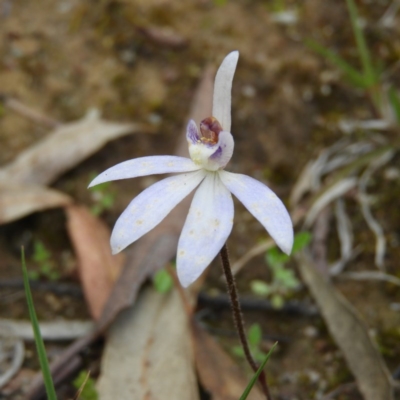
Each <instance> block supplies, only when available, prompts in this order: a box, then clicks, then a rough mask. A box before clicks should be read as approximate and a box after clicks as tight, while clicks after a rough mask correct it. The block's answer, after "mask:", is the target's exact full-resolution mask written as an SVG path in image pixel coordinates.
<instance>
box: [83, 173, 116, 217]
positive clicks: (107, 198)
mask: <svg viewBox="0 0 400 400" xmlns="http://www.w3.org/2000/svg"><path fill="white" fill-rule="evenodd" d="M97 175H98V174H97V173H96V172H94V173H92V174H91V175H90V181H92V180H93V179H94V178H95V177H96V176H97ZM110 187H111V183H110V182H105V183H101V184H99V185H96V186H93V187H91V188H90V189H89V190H90V191H91V193H92V198H93V200H94V201H95V202H96V204H94V205H93V206H92V207H91V208H90V211H91V213H92V214H93V215H96V216H97V215H100V214H102V213H103V212H104V211H107V210H110V209H111V208H112V207H113V205H114V203H115V197H116V193H115V192H114V191H112V190H111V189H110Z"/></svg>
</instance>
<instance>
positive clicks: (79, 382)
mask: <svg viewBox="0 0 400 400" xmlns="http://www.w3.org/2000/svg"><path fill="white" fill-rule="evenodd" d="M73 385H74V387H75V389H77V390H78V394H77V396H76V399H79V400H97V399H98V398H99V395H98V393H97V390H96V382H95V381H94V379H92V378H90V376H89V373H88V372H86V371H81V372H80V373H79V375H78V376H77V377H76V378H75V379H74V381H73Z"/></svg>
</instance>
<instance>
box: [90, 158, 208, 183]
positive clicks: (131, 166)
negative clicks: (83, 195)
mask: <svg viewBox="0 0 400 400" xmlns="http://www.w3.org/2000/svg"><path fill="white" fill-rule="evenodd" d="M199 168H200V167H199V166H197V165H195V164H194V163H193V161H192V160H191V159H190V158H185V157H178V156H149V157H140V158H134V159H133V160H128V161H124V162H122V163H120V164H117V165H114V166H113V167H111V168H109V169H107V170H106V171H104V172H102V173H101V174H100V175H99V176H97V177H96V178H95V179H94V180H93V181H92V182H90V185H89V187H92V186H95V185H98V184H99V183H103V182H109V181H116V180H119V179H127V178H136V177H138V176H146V175H153V174H168V173H171V172H190V171H196V170H198V169H199Z"/></svg>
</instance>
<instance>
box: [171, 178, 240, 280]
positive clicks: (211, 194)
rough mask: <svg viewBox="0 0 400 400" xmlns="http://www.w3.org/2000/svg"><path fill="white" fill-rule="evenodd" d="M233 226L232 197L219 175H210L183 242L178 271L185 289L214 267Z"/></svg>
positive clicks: (195, 203)
mask: <svg viewBox="0 0 400 400" xmlns="http://www.w3.org/2000/svg"><path fill="white" fill-rule="evenodd" d="M232 224H233V201H232V196H231V194H230V193H229V191H228V190H227V189H226V187H225V186H224V185H223V184H222V182H221V180H220V179H219V176H218V174H217V173H212V172H211V173H208V174H207V176H206V178H205V179H204V181H203V182H202V183H201V185H200V186H199V188H198V189H197V191H196V193H195V195H194V198H193V201H192V204H191V206H190V210H189V214H188V216H187V218H186V222H185V225H184V227H183V230H182V233H181V236H180V238H179V243H178V254H177V261H176V267H177V273H178V278H179V281H180V282H181V284H182V286H184V287H187V286H189V285H190V284H191V283H192V282H194V281H195V280H196V279H197V278H198V277H199V276H200V275H201V273H202V272H203V271H204V269H205V268H206V267H207V266H208V265H209V264H210V263H211V261H212V260H213V259H214V258H215V256H216V255H217V254H218V252H219V251H220V250H221V248H222V246H223V245H224V244H225V242H226V239H227V238H228V236H229V234H230V233H231V230H232Z"/></svg>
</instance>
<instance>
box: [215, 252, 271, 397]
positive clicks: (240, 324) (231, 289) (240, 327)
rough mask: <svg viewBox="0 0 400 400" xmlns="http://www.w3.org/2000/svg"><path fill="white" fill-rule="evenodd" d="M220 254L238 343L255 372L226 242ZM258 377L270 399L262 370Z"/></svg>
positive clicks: (256, 368)
mask: <svg viewBox="0 0 400 400" xmlns="http://www.w3.org/2000/svg"><path fill="white" fill-rule="evenodd" d="M220 256H221V261H222V269H223V270H224V274H225V278H226V286H227V288H228V294H229V297H230V300H231V306H232V314H233V320H234V321H235V325H236V329H237V331H238V334H239V339H240V343H241V344H242V347H243V351H244V354H245V356H246V359H247V361H248V363H249V364H250V366H251V368H252V369H253V371H254V372H256V371H257V370H258V365H257V363H256V362H255V361H254V359H253V356H252V355H251V352H250V348H249V343H248V342H247V338H246V333H245V330H244V320H243V315H242V311H241V309H240V303H239V297H238V292H237V289H236V283H235V279H234V277H233V274H232V270H231V265H230V261H229V255H228V249H227V247H226V244H225V245H224V246H223V247H222V249H221V252H220ZM258 379H259V381H260V383H261V387H262V389H263V392H264V394H265V397H266V398H267V400H272V397H271V394H270V392H269V388H268V384H267V379H266V376H265V372H264V371H262V372H261V374H260V376H259V378H258Z"/></svg>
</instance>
